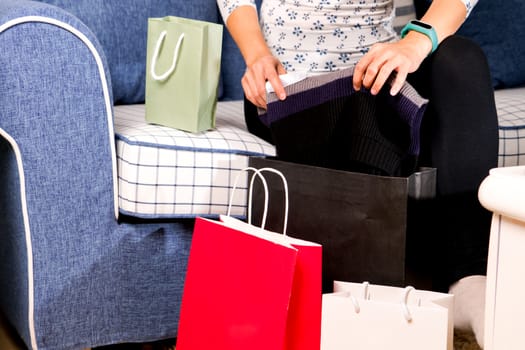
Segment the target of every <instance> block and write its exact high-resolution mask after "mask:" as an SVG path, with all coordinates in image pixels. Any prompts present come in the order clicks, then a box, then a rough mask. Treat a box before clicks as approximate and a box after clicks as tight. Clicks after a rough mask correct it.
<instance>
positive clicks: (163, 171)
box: [115, 101, 275, 218]
mask: <svg viewBox="0 0 525 350" xmlns="http://www.w3.org/2000/svg"><path fill="white" fill-rule="evenodd" d="M216 118H217V123H216V126H217V127H216V129H215V130H212V131H208V132H203V133H198V134H192V133H188V132H183V131H180V130H176V129H172V128H168V127H163V126H158V125H151V124H148V123H146V122H145V109H144V105H125V106H116V107H115V132H116V142H117V164H118V181H119V207H120V211H121V213H123V214H127V215H132V216H136V217H142V218H166V217H169V218H181V217H194V216H196V215H200V216H216V215H218V214H226V213H227V209H228V203H229V200H230V196H231V193H232V187H233V185H234V182H235V178H236V176H237V174H238V172H239V170H240V169H242V168H245V167H246V166H248V157H249V156H271V155H275V151H274V147H273V146H272V145H270V144H268V143H266V142H265V141H262V140H260V139H258V138H256V137H255V136H253V135H252V134H250V133H249V132H248V131H246V128H245V125H244V117H243V106H242V102H241V101H234V102H221V103H219V104H218V107H217V114H216ZM246 176H247V174H246V173H243V174H242V175H241V177H240V179H239V186H238V187H237V190H236V191H235V195H234V198H233V201H232V209H231V215H233V216H244V215H245V209H246V194H247V190H246Z"/></svg>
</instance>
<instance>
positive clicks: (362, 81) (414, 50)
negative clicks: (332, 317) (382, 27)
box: [353, 32, 432, 95]
mask: <svg viewBox="0 0 525 350" xmlns="http://www.w3.org/2000/svg"><path fill="white" fill-rule="evenodd" d="M431 49H432V43H431V42H430V40H429V39H428V38H427V37H426V36H425V35H423V34H421V33H418V32H409V33H408V34H407V36H405V38H403V39H401V40H399V41H397V42H394V43H378V44H375V45H374V46H372V48H371V49H370V51H368V53H367V54H366V55H365V56H363V58H361V60H360V61H359V62H358V63H357V65H356V67H355V71H354V79H353V84H354V89H356V90H360V89H361V87H365V88H366V89H370V92H371V93H372V94H373V95H376V94H378V93H379V91H380V90H381V88H382V87H383V85H384V84H385V83H386V82H387V81H389V79H390V77H392V81H391V88H390V94H391V95H396V94H397V93H398V92H399V90H401V87H402V86H403V83H404V82H405V80H406V78H407V75H408V74H409V73H412V72H415V71H416V70H417V69H418V68H419V66H420V65H421V62H423V60H424V59H425V58H426V57H427V55H428V53H429V52H430V51H431Z"/></svg>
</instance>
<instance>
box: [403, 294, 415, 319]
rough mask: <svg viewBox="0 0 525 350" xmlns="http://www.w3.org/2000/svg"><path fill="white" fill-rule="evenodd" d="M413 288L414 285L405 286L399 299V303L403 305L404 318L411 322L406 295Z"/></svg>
mask: <svg viewBox="0 0 525 350" xmlns="http://www.w3.org/2000/svg"><path fill="white" fill-rule="evenodd" d="M413 290H414V287H412V286H408V287H406V288H405V290H404V293H403V299H402V300H401V305H402V307H403V316H405V319H406V320H407V322H412V314H411V313H410V310H409V309H408V305H407V303H408V295H409V294H410V292H412V291H413Z"/></svg>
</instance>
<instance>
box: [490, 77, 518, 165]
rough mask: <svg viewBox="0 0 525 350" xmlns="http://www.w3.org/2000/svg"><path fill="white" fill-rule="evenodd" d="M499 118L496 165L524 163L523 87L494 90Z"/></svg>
mask: <svg viewBox="0 0 525 350" xmlns="http://www.w3.org/2000/svg"><path fill="white" fill-rule="evenodd" d="M495 96H496V108H497V109H498V119H499V158H498V166H500V167H503V166H514V165H525V87H520V88H514V89H502V90H496V91H495Z"/></svg>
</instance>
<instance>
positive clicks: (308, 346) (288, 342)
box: [177, 170, 322, 350]
mask: <svg viewBox="0 0 525 350" xmlns="http://www.w3.org/2000/svg"><path fill="white" fill-rule="evenodd" d="M259 171H260V170H259ZM321 250H322V247H321V246H320V245H319V244H317V243H312V242H308V241H304V240H300V239H294V238H291V237H289V236H286V235H283V234H281V233H275V232H270V231H267V230H264V229H262V228H259V227H257V226H253V225H251V224H247V223H244V222H242V221H239V220H237V219H234V218H232V217H229V216H223V217H221V221H215V220H210V219H204V218H197V219H196V222H195V228H194V235H193V239H192V246H191V250H190V257H189V261H188V269H187V274H186V281H185V285H184V293H183V299H182V305H181V313H180V319H179V330H178V336H177V350H201V349H202V350H205V349H206V350H208V349H214V350H241V349H242V350H246V349H250V350H259V349H260V350H270V349H271V350H273V349H278V350H281V349H285V350H295V349H297V350H299V349H301V350H319V349H320V337H321V335H320V328H321V303H322V294H321V259H322V257H321V254H322V253H321Z"/></svg>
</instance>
